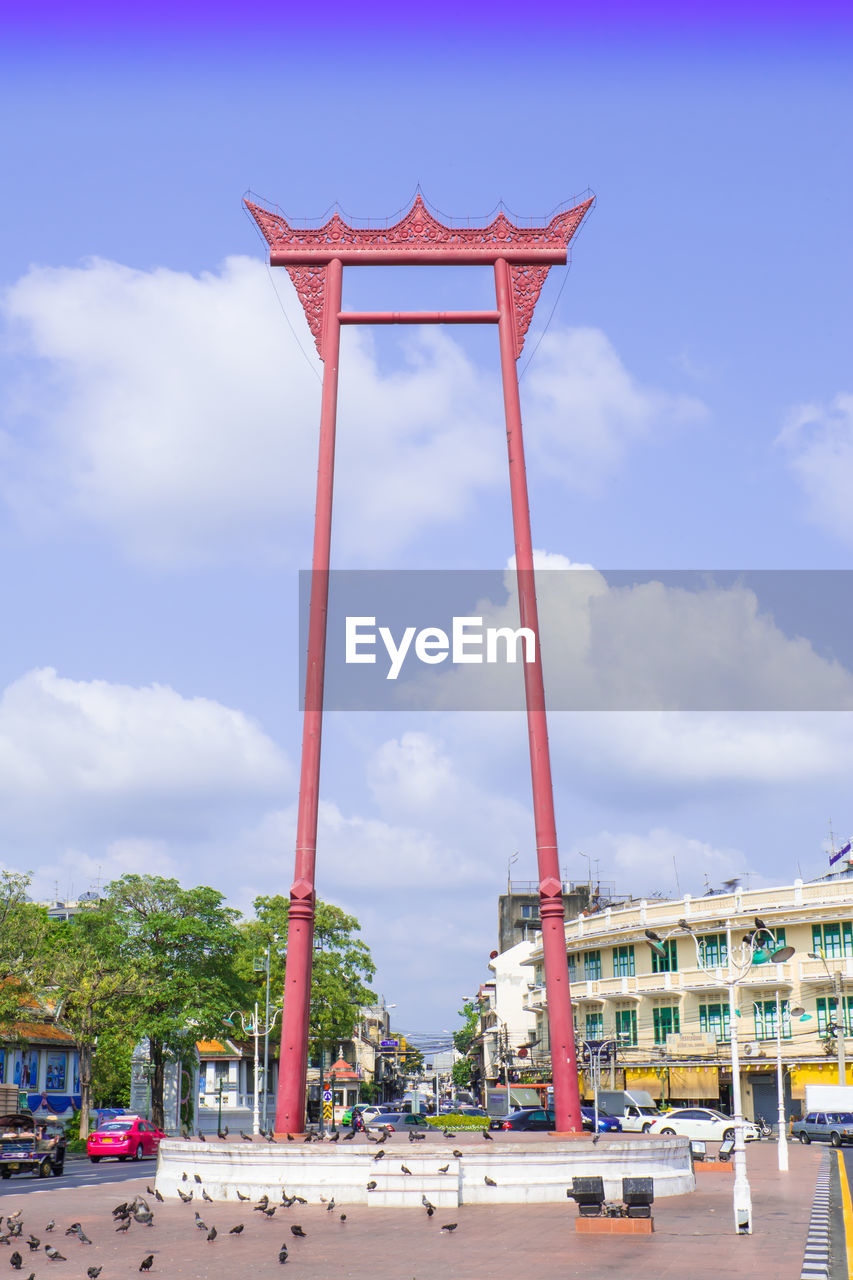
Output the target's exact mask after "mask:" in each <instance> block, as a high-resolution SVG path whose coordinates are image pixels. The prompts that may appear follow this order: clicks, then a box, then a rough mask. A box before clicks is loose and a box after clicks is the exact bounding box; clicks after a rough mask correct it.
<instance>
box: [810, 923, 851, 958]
mask: <svg viewBox="0 0 853 1280" xmlns="http://www.w3.org/2000/svg"><path fill="white" fill-rule="evenodd" d="M812 950H813V951H822V952H823V954H824V956H825V957H826V958H827V960H830V959H832V960H838V959H840V958H841V956H853V922H851V921H850V920H842V921H836V922H835V923H834V924H813V925H812Z"/></svg>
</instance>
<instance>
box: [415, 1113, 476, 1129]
mask: <svg viewBox="0 0 853 1280" xmlns="http://www.w3.org/2000/svg"><path fill="white" fill-rule="evenodd" d="M427 1124H428V1125H429V1126H430V1127H431V1128H433V1129H488V1127H489V1120H488V1116H460V1115H457V1114H456V1113H455V1112H450V1114H449V1115H446V1116H428V1117H427Z"/></svg>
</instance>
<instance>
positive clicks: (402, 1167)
mask: <svg viewBox="0 0 853 1280" xmlns="http://www.w3.org/2000/svg"><path fill="white" fill-rule="evenodd" d="M400 1168H401V1169H402V1171H403V1173H408V1174H409V1175H411V1172H412V1171H411V1169H407V1168H406V1166H405V1165H404V1164H401V1165H400Z"/></svg>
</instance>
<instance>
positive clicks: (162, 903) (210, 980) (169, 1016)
mask: <svg viewBox="0 0 853 1280" xmlns="http://www.w3.org/2000/svg"><path fill="white" fill-rule="evenodd" d="M107 896H108V899H109V902H110V903H111V904H112V906H113V908H114V909H115V913H116V920H117V921H118V924H119V926H120V928H121V930H122V933H123V939H122V958H123V961H124V963H125V964H126V965H127V966H128V967H129V968H131V969H133V970H134V971H136V972H138V973H140V974H141V975H142V976H143V978H144V979H145V980H146V984H145V989H144V993H143V995H142V997H141V998H140V1000H139V1003H138V1004H136V1006H135V1008H134V1011H133V1015H132V1027H133V1030H134V1031H135V1032H136V1034H137V1036H138V1037H139V1038H142V1037H146V1038H147V1040H148V1053H149V1062H150V1065H151V1118H152V1120H153V1122H154V1124H155V1125H157V1126H158V1127H159V1128H162V1127H163V1124H164V1119H165V1116H164V1103H163V1089H164V1083H165V1068H166V1062H167V1061H169V1060H174V1059H176V1058H186V1057H188V1056H189V1055H190V1054H191V1052H192V1049H193V1046H194V1043H195V1041H196V1040H198V1039H199V1038H200V1037H202V1036H206V1035H207V1036H212V1035H214V1034H215V1033H216V1032H217V1031H219V1030H220V1028H221V1024H222V1019H223V1018H224V1017H226V1016H227V1014H228V1013H229V1012H230V1010H231V1009H233V1007H234V1005H235V1004H239V1003H241V1002H242V1001H243V1000H245V997H246V984H245V983H242V982H240V980H239V977H238V976H237V974H236V972H235V968H234V960H235V957H236V955H237V952H238V949H239V947H240V933H239V931H238V929H237V923H236V922H237V919H238V914H239V913H238V912H236V911H234V910H232V909H231V908H229V907H226V906H224V905H223V904H224V898H223V895H222V894H221V893H217V891H216V890H215V889H209V888H206V887H204V886H200V887H198V888H195V889H184V888H182V887H181V885H180V884H179V883H178V882H177V880H165V879H163V878H162V877H161V876H139V875H126V876H122V878H121V879H120V880H115V881H113V883H112V884H110V885H108V887H107Z"/></svg>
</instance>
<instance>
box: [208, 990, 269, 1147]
mask: <svg viewBox="0 0 853 1280" xmlns="http://www.w3.org/2000/svg"><path fill="white" fill-rule="evenodd" d="M280 1013H281V1009H276V1010H275V1012H274V1013H273V1015H272V1017H271V1018H269V1019H268V1020H267V1021H266V1022H265V1024H264V1027H263V1030H262V1029H261V1024H260V1021H259V1019H258V1002H257V1000H256V1001H255V1012H254V1014H251V1013H249V1014H245V1013H243V1012H241V1010H239V1009H232V1011H231V1013H229V1015H228V1017H227V1018H223V1019H222V1021H223V1022H224V1023H225V1024H226V1026H229V1027H233V1026H234V1018H235V1017H236V1016H237V1015H239V1017H240V1022H241V1023H242V1025H243V1034H244V1035H247V1036H253V1037H254V1041H255V1074H254V1082H255V1094H254V1098H253V1100H252V1101H253V1105H252V1134H253V1136H254V1137H257V1136H258V1134H259V1133H260V1132H261V1122H260V1116H259V1112H258V1107H259V1094H260V1064H259V1057H260V1055H259V1041H260V1037H261V1036H262V1035H263V1036H267V1035H269V1033H270V1031H272V1029H273V1027H274V1026H275V1020H276V1018H277V1017H278V1015H279V1014H280ZM247 1019H248V1021H247ZM264 1088H265V1089H266V1080H264Z"/></svg>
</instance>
